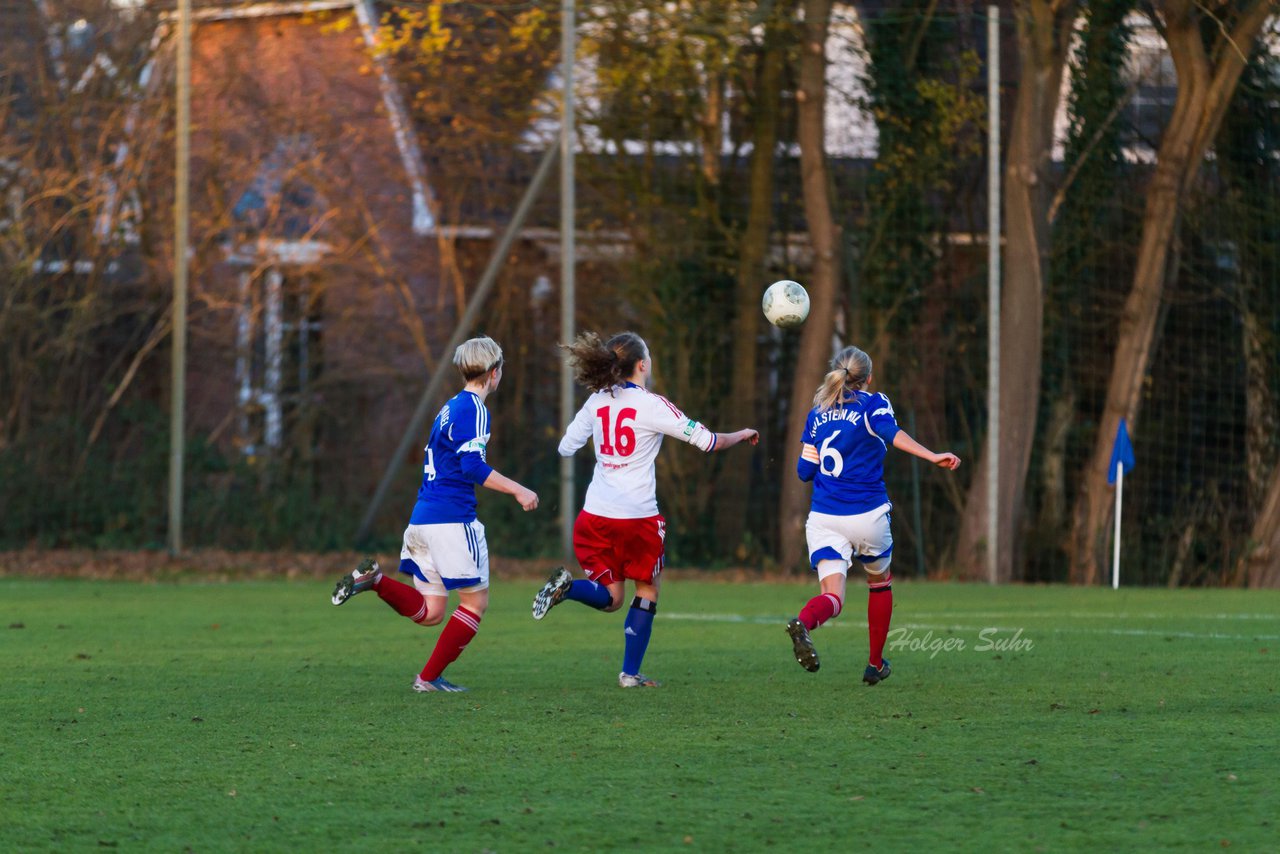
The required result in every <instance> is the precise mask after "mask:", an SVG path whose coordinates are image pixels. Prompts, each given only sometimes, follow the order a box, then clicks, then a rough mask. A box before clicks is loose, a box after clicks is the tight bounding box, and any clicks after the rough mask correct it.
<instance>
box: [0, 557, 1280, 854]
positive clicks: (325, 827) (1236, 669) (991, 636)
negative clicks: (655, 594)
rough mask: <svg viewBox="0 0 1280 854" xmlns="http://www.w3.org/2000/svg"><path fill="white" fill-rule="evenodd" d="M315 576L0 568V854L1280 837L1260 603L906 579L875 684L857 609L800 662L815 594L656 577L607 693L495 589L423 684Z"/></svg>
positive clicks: (563, 628) (891, 847)
mask: <svg viewBox="0 0 1280 854" xmlns="http://www.w3.org/2000/svg"><path fill="white" fill-rule="evenodd" d="M331 587H332V583H331V582H318V581H305V582H303V581H295V582H284V581H281V582H263V581H242V582H234V583H221V584H220V583H199V582H196V581H178V582H164V583H151V584H137V583H122V582H98V581H75V580H33V579H22V578H0V631H2V632H3V634H2V635H0V638H3V651H4V655H3V657H0V686H3V687H2V688H0V714H2V715H3V721H4V730H3V731H4V737H3V740H0V786H2V788H3V791H2V793H0V794H2V796H3V797H2V798H0V850H2V851H40V850H58V851H74V850H100V849H102V848H119V849H122V850H156V851H185V850H192V851H285V850H289V851H326V850H369V851H373V850H381V851H395V850H402V849H409V848H418V849H422V850H428V851H450V852H452V851H460V852H471V851H475V852H479V851H486V850H487V851H533V850H571V851H604V850H638V851H657V850H679V851H690V850H698V851H755V850H766V849H771V848H775V849H780V850H813V851H847V850H863V849H868V850H870V849H875V850H879V851H935V850H945V851H957V850H958V851H1041V850H1043V851H1071V850H1085V849H1089V850H1095V851H1143V850H1147V851H1155V850H1160V851H1163V850H1169V849H1186V850H1209V849H1214V850H1220V849H1221V848H1223V847H1228V846H1229V847H1230V848H1231V849H1232V850H1236V851H1259V852H1264V851H1276V850H1280V827H1278V826H1277V825H1278V823H1280V696H1278V695H1277V690H1276V689H1277V682H1278V681H1280V677H1278V675H1277V674H1278V673H1280V668H1278V667H1277V658H1280V592H1276V591H1262V592H1245V591H1235V590H1174V591H1169V590H1146V589H1125V590H1121V591H1118V592H1113V591H1110V590H1102V589H1073V588H1058V587H1004V588H988V587H985V586H977V585H973V586H968V585H945V584H925V583H919V582H917V583H910V582H906V583H904V582H899V583H898V584H897V585H895V587H896V590H895V595H896V610H895V614H894V624H895V627H896V629H895V634H894V635H893V636H892V637H891V644H892V643H895V642H896V644H897V648H896V649H891V650H890V651H889V657H890V658H891V660H892V661H893V665H894V675H893V677H892V678H891V679H889V680H888V681H887V682H885V683H884V684H882V685H879V686H876V687H874V688H869V687H867V686H864V685H862V684H861V683H860V682H859V678H860V675H861V672H862V668H863V665H864V664H865V655H866V634H865V622H864V620H863V611H864V606H863V600H864V597H863V596H862V595H861V594H860V593H859V594H858V595H856V596H854V597H852V599H851V601H850V603H849V607H848V608H847V609H846V612H845V614H844V615H843V616H842V617H840V618H839V619H838V620H836V621H835V622H834V623H833V624H831V625H830V626H828V627H824V628H822V629H820V630H818V631H817V632H816V633H815V635H814V640H815V643H816V644H817V645H818V648H819V651H820V652H821V653H822V656H823V665H822V669H821V671H820V672H818V673H817V674H809V673H806V672H805V671H803V670H801V669H800V668H799V667H798V666H797V665H796V663H795V661H794V659H793V658H792V656H791V649H790V644H789V642H788V640H787V637H786V634H785V633H784V631H783V628H782V624H783V622H784V621H785V619H786V618H787V617H788V616H790V615H792V614H794V613H795V612H796V611H797V610H798V609H799V607H800V605H801V604H803V602H804V601H805V599H807V598H808V596H809V595H811V594H812V590H813V588H812V587H811V586H810V585H805V584H765V583H748V584H716V583H707V582H695V581H692V580H686V579H682V578H680V577H679V575H678V574H673V577H671V578H669V579H668V583H667V585H666V587H665V589H664V591H663V600H662V602H661V605H660V610H659V613H658V617H657V621H656V623H655V627H654V635H653V642H652V644H651V645H650V649H649V655H648V657H647V659H646V661H645V671H646V672H647V673H649V674H650V675H652V676H654V677H656V678H659V679H661V680H663V682H664V686H663V687H662V688H660V689H657V690H632V691H623V690H621V689H619V688H618V687H617V684H616V677H617V672H618V669H619V663H620V659H621V646H622V643H621V627H622V616H623V615H622V614H612V615H602V614H598V613H595V612H591V611H588V610H587V609H586V608H583V607H581V606H579V605H576V604H574V603H566V604H565V605H562V606H561V607H559V608H557V609H556V610H554V611H552V612H551V614H549V615H548V617H547V618H546V620H544V621H543V622H541V623H536V622H534V621H533V620H532V619H530V617H529V610H528V609H529V600H530V598H531V596H532V594H533V592H534V590H535V589H536V587H537V582H535V581H529V580H525V581H498V582H496V584H495V587H494V593H493V603H492V605H491V607H490V611H489V613H488V615H487V616H486V618H485V620H484V624H483V626H482V629H481V633H480V635H479V636H478V637H477V639H476V641H475V642H474V643H473V644H472V645H471V647H470V648H469V649H468V650H467V652H466V654H465V655H464V656H463V657H462V658H461V659H460V660H459V661H458V662H457V663H456V664H455V665H454V666H453V667H452V668H450V670H449V672H448V676H449V678H450V679H452V680H453V681H455V682H458V683H460V684H463V685H467V686H469V687H470V688H471V691H470V692H469V693H466V694H453V695H444V694H415V693H414V692H413V691H411V690H410V688H409V686H410V683H411V682H412V679H413V676H414V674H415V673H416V672H417V670H418V669H419V668H420V667H421V665H422V664H423V662H424V661H425V659H426V656H427V654H428V653H429V650H430V646H431V644H432V643H433V642H434V639H435V636H436V632H437V630H436V629H422V628H419V627H417V626H414V625H413V624H411V623H409V622H408V621H407V620H404V619H402V618H399V617H397V616H396V615H395V614H394V613H393V612H392V611H391V610H390V609H389V608H387V607H386V606H385V605H383V604H382V603H381V602H380V601H379V600H378V599H377V598H376V597H375V596H374V595H372V594H364V595H361V596H359V597H357V598H355V599H353V600H352V601H351V602H349V603H347V604H346V605H344V606H343V607H342V608H334V607H333V606H332V605H330V604H329V602H328V594H329V591H330V589H331ZM961 646H962V648H961Z"/></svg>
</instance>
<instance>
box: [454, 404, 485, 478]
mask: <svg viewBox="0 0 1280 854" xmlns="http://www.w3.org/2000/svg"><path fill="white" fill-rule="evenodd" d="M468 397H469V395H468ZM469 403H470V405H467V404H463V405H462V406H459V407H458V412H457V413H456V416H455V418H454V420H453V423H452V424H450V425H449V438H450V439H451V440H452V441H453V444H454V447H455V448H456V449H457V450H456V453H457V455H458V466H459V467H460V468H461V469H462V474H463V476H464V477H466V478H467V479H468V480H470V481H471V482H472V483H484V482H485V481H486V480H488V479H489V475H490V474H492V473H493V467H492V466H490V465H489V463H488V462H487V461H486V457H487V455H488V446H489V410H488V409H486V408H485V407H484V405H483V404H480V403H478V402H476V401H475V400H474V399H473V400H471V401H470V402H469Z"/></svg>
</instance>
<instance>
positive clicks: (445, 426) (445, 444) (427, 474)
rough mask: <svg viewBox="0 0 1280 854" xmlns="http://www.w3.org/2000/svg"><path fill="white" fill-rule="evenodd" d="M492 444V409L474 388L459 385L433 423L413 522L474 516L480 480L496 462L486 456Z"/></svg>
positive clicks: (462, 518)
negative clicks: (490, 415)
mask: <svg viewBox="0 0 1280 854" xmlns="http://www.w3.org/2000/svg"><path fill="white" fill-rule="evenodd" d="M488 444H489V410H487V409H485V406H484V401H482V400H481V399H480V396H479V395H477V394H476V393H475V392H470V391H460V392H458V393H457V394H456V395H454V396H453V397H451V398H450V399H449V402H448V403H446V404H445V405H444V406H443V407H442V408H441V409H440V414H439V415H437V416H436V420H435V421H434V422H432V424H431V438H430V439H429V440H427V447H426V452H427V455H426V459H425V460H424V461H423V465H422V486H421V487H420V488H419V489H418V502H417V503H416V504H414V505H413V515H412V516H411V517H410V518H409V524H411V525H434V524H438V523H441V522H470V521H472V520H473V519H475V518H476V486H475V485H476V484H477V483H484V482H485V480H486V479H487V478H488V477H489V473H490V472H492V471H493V468H492V467H490V466H489V464H488V463H487V462H485V448H486V447H487V446H488Z"/></svg>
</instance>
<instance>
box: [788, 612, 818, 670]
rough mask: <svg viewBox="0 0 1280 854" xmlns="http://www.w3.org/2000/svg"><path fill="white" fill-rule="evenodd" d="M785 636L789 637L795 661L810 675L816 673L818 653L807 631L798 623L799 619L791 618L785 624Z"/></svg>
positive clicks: (802, 624)
mask: <svg viewBox="0 0 1280 854" xmlns="http://www.w3.org/2000/svg"><path fill="white" fill-rule="evenodd" d="M787 634H789V635H791V648H792V649H793V650H795V654H796V661H798V662H800V666H801V667H803V668H804V669H805V670H808V671H809V672H810V673H816V672H817V671H818V667H819V664H818V651H817V650H816V649H814V647H813V641H812V640H810V639H809V630H808V629H806V628H805V627H804V623H802V622H800V618H798V617H792V618H791V620H790V621H788V623H787Z"/></svg>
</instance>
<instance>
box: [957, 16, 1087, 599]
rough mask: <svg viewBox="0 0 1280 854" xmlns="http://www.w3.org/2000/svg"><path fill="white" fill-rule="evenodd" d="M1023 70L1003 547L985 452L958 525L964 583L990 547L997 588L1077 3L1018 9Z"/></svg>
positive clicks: (1002, 576)
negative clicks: (991, 531)
mask: <svg viewBox="0 0 1280 854" xmlns="http://www.w3.org/2000/svg"><path fill="white" fill-rule="evenodd" d="M1015 14H1016V16H1017V27H1018V55H1019V57H1020V58H1021V71H1020V74H1019V82H1018V95H1017V98H1016V100H1015V101H1014V108H1013V117H1012V119H1011V124H1010V128H1009V151H1008V155H1007V160H1006V166H1005V183H1004V209H1005V223H1006V224H1005V250H1004V261H1003V264H1002V269H1003V271H1004V280H1003V289H1002V292H1001V296H1000V350H1001V353H1002V358H1001V361H1000V435H999V440H998V441H999V454H1000V471H999V483H998V484H997V492H998V499H997V504H996V513H997V517H998V518H997V527H996V537H997V540H996V542H995V543H994V544H992V543H988V542H987V482H988V481H987V475H986V470H987V467H988V466H989V465H990V459H989V456H990V455H989V454H988V453H986V452H985V451H984V452H983V454H982V456H981V458H980V462H979V465H978V467H977V473H976V474H975V475H974V478H973V482H972V485H971V486H970V489H969V494H968V496H967V499H966V502H965V509H964V515H963V517H962V518H961V521H960V533H959V538H958V540H957V545H956V553H955V561H956V568H957V569H958V570H959V572H960V574H962V575H965V576H969V577H986V572H985V569H984V565H985V562H986V555H987V554H989V551H988V550H989V549H990V548H995V553H996V573H997V576H996V580H997V581H1008V580H1010V579H1011V578H1012V577H1013V576H1014V566H1015V546H1016V538H1015V532H1016V531H1017V530H1018V528H1019V523H1020V517H1021V511H1022V506H1023V501H1024V496H1025V493H1026V479H1027V467H1028V465H1029V463H1030V460H1031V446H1032V443H1033V442H1034V440H1035V433H1036V414H1037V410H1038V407H1039V402H1040V363H1041V349H1042V342H1043V337H1044V333H1043V325H1044V291H1045V275H1046V272H1047V270H1048V261H1049V204H1050V201H1051V198H1052V194H1051V192H1050V187H1049V168H1050V166H1051V165H1052V164H1051V160H1050V158H1051V154H1052V151H1053V120H1054V116H1055V115H1056V114H1057V111H1058V101H1059V97H1060V92H1061V89H1062V73H1063V68H1064V66H1065V64H1066V60H1067V53H1068V49H1069V46H1070V41H1071V31H1072V25H1073V23H1074V21H1075V16H1076V3H1075V2H1074V0H1072V2H1051V1H1050V0H1027V2H1022V3H1019V4H1017V6H1016V8H1015Z"/></svg>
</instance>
